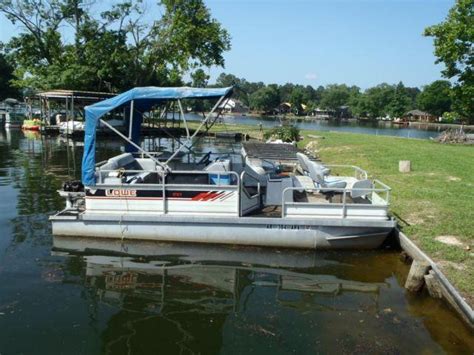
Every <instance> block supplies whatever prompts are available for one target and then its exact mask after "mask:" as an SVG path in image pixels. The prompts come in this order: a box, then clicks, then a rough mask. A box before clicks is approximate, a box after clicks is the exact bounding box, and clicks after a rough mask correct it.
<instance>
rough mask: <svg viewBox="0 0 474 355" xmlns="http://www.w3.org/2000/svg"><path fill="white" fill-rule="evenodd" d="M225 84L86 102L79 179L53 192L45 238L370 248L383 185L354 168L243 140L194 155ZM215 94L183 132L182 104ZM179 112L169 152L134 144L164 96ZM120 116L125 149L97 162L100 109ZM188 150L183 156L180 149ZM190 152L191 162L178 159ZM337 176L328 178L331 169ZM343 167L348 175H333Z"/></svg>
mask: <svg viewBox="0 0 474 355" xmlns="http://www.w3.org/2000/svg"><path fill="white" fill-rule="evenodd" d="M231 94H232V88H219V89H198V88H156V87H146V88H135V89H132V90H130V91H128V92H125V93H123V94H121V95H118V96H116V97H113V98H110V99H107V100H104V101H102V102H99V103H96V104H94V105H91V106H88V107H86V108H85V117H86V127H85V132H86V134H85V140H84V156H83V161H82V183H72V184H65V186H64V189H63V190H61V191H60V192H59V193H60V194H61V196H63V197H64V198H65V199H66V208H65V209H64V210H62V211H60V212H59V213H57V214H56V215H54V216H52V217H51V221H52V226H53V234H55V235H62V236H83V237H96V238H118V239H122V240H155V241H173V242H191V243H194V242H195V243H213V244H236V245H237V244H238V245H257V246H274V247H294V248H311V249H314V248H316V249H318V248H376V247H379V246H380V245H381V244H382V243H383V241H384V240H385V238H386V237H387V235H388V234H389V233H390V232H391V231H392V229H393V228H394V227H395V221H394V220H393V219H392V218H391V217H390V216H389V214H388V207H389V194H390V188H389V187H388V186H386V185H385V184H383V183H382V182H380V181H378V180H369V179H368V177H367V173H366V172H365V171H363V170H362V169H360V168H358V167H354V166H329V165H323V164H322V163H321V162H319V161H317V160H315V159H313V158H311V157H310V156H308V155H307V154H304V153H302V152H299V151H298V150H297V149H296V148H295V147H294V146H292V145H287V144H264V143H247V144H245V143H244V144H243V146H242V151H241V152H239V153H238V154H235V153H234V154H225V155H216V154H214V153H212V152H207V153H205V154H202V155H201V156H199V155H196V153H195V152H192V149H191V147H192V146H193V142H194V141H195V139H196V137H197V133H198V132H199V130H200V129H203V128H209V127H210V126H212V124H213V123H214V122H215V121H216V120H217V118H218V117H219V114H220V112H219V107H222V103H223V102H225V100H227V99H228V98H229V97H230V95H231ZM186 99H191V100H196V99H215V100H217V102H216V104H215V105H214V107H213V109H212V110H211V111H210V113H209V114H208V115H207V116H205V117H204V118H203V120H202V121H201V122H200V126H199V128H198V129H197V130H196V131H195V132H194V133H191V130H190V129H188V123H187V121H186V116H185V114H184V111H183V109H182V107H183V104H182V101H183V100H186ZM170 100H171V101H174V102H176V103H177V104H178V106H179V108H180V110H181V119H182V120H183V124H184V126H185V127H186V132H187V135H186V137H181V140H180V143H181V145H180V146H179V148H178V149H177V150H176V151H175V152H173V153H172V154H168V155H163V154H160V153H159V152H158V153H157V152H151V151H146V150H144V149H143V148H142V147H141V145H140V137H139V132H140V126H141V124H142V118H143V113H144V112H147V111H148V110H150V109H152V108H153V107H156V105H157V104H160V103H162V102H164V101H170ZM114 109H120V110H124V111H125V112H129V114H128V127H129V129H128V135H125V134H123V133H121V132H119V131H117V130H115V128H114V127H112V126H110V127H109V128H110V129H112V130H114V131H116V133H117V134H118V135H119V136H121V137H122V138H123V139H125V141H126V142H127V151H126V152H125V153H123V154H120V155H118V156H115V157H112V158H110V159H108V160H107V161H105V162H101V163H99V164H97V165H96V162H95V143H96V141H95V134H96V127H97V125H98V123H99V122H101V123H102V124H103V125H106V126H107V122H106V121H105V120H102V119H101V117H103V116H104V115H105V114H107V113H109V112H110V111H112V110H114ZM184 150H187V154H183V152H184ZM188 154H193V160H191V159H189V157H186V156H187V155H188ZM338 171H339V172H340V173H339V174H336V172H338ZM343 171H350V174H342V172H343Z"/></svg>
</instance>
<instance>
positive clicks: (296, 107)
mask: <svg viewBox="0 0 474 355" xmlns="http://www.w3.org/2000/svg"><path fill="white" fill-rule="evenodd" d="M308 101H309V100H308V96H307V93H306V91H305V88H304V87H303V86H301V85H296V86H295V87H294V88H293V90H292V91H291V94H290V104H291V109H292V111H293V113H294V114H296V115H300V114H302V112H303V111H304V110H303V106H302V105H303V104H306V103H307V102H308Z"/></svg>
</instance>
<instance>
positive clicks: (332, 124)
mask: <svg viewBox="0 0 474 355" xmlns="http://www.w3.org/2000/svg"><path fill="white" fill-rule="evenodd" d="M193 117H194V116H193ZM222 122H224V123H226V124H229V125H232V124H237V125H252V126H256V125H259V124H262V127H265V128H270V127H274V126H277V125H280V124H281V123H282V122H285V121H281V120H280V119H278V118H268V117H262V118H259V117H253V116H238V115H236V116H230V115H227V116H224V117H223V119H222ZM286 122H290V121H286ZM292 122H293V121H292ZM295 125H296V126H298V127H299V128H300V129H307V130H319V131H338V132H352V133H363V134H375V135H381V136H396V137H404V138H418V139H430V138H435V137H437V136H438V135H439V134H440V133H441V132H443V131H445V130H446V129H447V127H446V126H443V125H434V126H433V125H420V126H402V125H396V124H392V123H390V122H384V121H379V122H359V121H336V120H330V121H325V120H313V121H306V120H299V121H297V122H296V123H295Z"/></svg>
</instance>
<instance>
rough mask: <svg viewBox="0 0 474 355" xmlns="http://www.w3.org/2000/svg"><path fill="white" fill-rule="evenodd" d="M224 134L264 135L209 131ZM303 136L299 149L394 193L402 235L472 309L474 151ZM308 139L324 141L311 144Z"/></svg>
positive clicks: (393, 140)
mask: <svg viewBox="0 0 474 355" xmlns="http://www.w3.org/2000/svg"><path fill="white" fill-rule="evenodd" d="M226 130H228V131H240V132H243V133H246V134H249V135H251V136H252V137H261V135H262V134H261V132H260V131H259V129H258V127H251V126H232V125H226V126H224V125H216V126H215V127H214V128H213V131H226ZM301 133H302V135H303V136H304V140H303V141H302V142H300V143H299V144H298V145H299V147H305V146H306V145H307V144H308V143H309V142H310V141H317V142H318V143H317V149H318V150H319V156H320V158H321V159H322V160H323V161H324V162H326V163H328V164H352V165H357V166H360V167H361V168H363V169H365V170H367V171H368V172H369V174H370V175H371V177H373V178H378V179H380V180H381V181H383V182H385V183H386V184H388V185H389V186H390V187H391V188H392V195H391V211H392V213H393V214H394V215H395V216H397V218H398V219H399V224H400V226H401V228H402V229H403V231H404V232H405V233H406V234H407V235H408V236H409V237H410V238H411V239H412V240H413V241H414V242H415V243H416V244H417V245H418V246H419V247H421V249H422V250H423V251H425V252H426V253H427V254H428V255H430V256H431V257H432V258H433V259H434V260H435V261H437V262H438V263H439V265H440V267H441V269H442V270H443V271H444V272H445V273H446V275H447V276H448V278H449V279H450V280H451V282H452V283H453V284H454V285H455V286H456V287H457V288H458V289H459V290H460V291H461V292H462V293H463V295H464V296H465V297H466V299H467V300H468V302H469V303H470V304H471V306H472V305H474V147H472V146H461V145H442V144H438V143H435V142H432V141H429V140H418V139H406V138H398V137H387V136H374V135H364V134H352V133H340V132H337V133H336V132H316V131H303V132H301ZM309 134H311V135H318V136H322V137H324V139H312V138H310V137H308V135H309ZM400 160H411V162H412V172H411V173H407V174H402V173H400V172H399V171H398V162H399V161H400ZM440 236H444V237H447V236H449V237H455V238H456V239H457V240H458V241H460V242H461V243H462V245H449V244H445V243H443V242H440V241H438V240H436V238H437V237H440ZM467 247H469V248H470V250H467Z"/></svg>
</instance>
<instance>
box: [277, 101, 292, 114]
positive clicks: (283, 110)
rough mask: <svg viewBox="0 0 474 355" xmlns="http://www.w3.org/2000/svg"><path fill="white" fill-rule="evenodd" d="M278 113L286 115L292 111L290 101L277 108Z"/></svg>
mask: <svg viewBox="0 0 474 355" xmlns="http://www.w3.org/2000/svg"><path fill="white" fill-rule="evenodd" d="M275 111H276V113H278V114H280V115H284V114H287V113H290V112H291V104H290V103H289V102H282V103H281V104H279V105H278V107H277V108H276V110H275Z"/></svg>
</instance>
